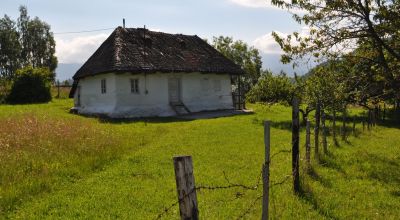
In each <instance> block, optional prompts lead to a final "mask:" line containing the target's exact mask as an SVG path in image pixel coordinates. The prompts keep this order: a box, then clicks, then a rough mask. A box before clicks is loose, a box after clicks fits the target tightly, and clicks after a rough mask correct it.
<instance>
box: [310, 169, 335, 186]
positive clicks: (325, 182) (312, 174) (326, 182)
mask: <svg viewBox="0 0 400 220" xmlns="http://www.w3.org/2000/svg"><path fill="white" fill-rule="evenodd" d="M307 174H308V176H309V177H310V178H311V179H312V180H314V181H317V182H319V183H321V185H323V186H324V187H326V188H332V183H331V181H329V180H328V179H325V178H323V177H322V176H321V175H319V174H318V172H317V171H316V170H315V169H314V168H313V167H310V168H309V169H307Z"/></svg>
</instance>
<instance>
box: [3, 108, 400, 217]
mask: <svg viewBox="0 0 400 220" xmlns="http://www.w3.org/2000/svg"><path fill="white" fill-rule="evenodd" d="M70 106H72V100H54V101H53V102H50V103H48V104H36V105H18V106H12V105H2V106H0V123H2V124H3V125H6V126H0V142H1V143H0V158H1V159H0V167H1V168H2V169H0V176H1V179H2V181H1V182H0V184H1V185H0V186H1V191H0V218H1V219H16V218H18V219H49V218H60V219H113V218H121V219H129V218H132V216H134V217H135V219H155V218H156V217H157V216H158V215H159V214H160V213H162V212H163V211H164V208H165V207H168V206H169V205H170V204H172V203H174V202H176V201H177V195H176V188H175V187H176V186H175V185H176V183H175V177H174V169H173V163H172V157H173V156H175V155H192V158H193V162H194V175H195V180H196V185H197V186H200V185H227V184H228V183H227V181H226V179H225V177H224V173H225V174H226V176H227V178H228V179H229V180H230V182H231V183H240V184H244V185H249V186H253V185H255V184H257V181H258V179H259V178H260V177H261V176H260V174H261V173H260V170H261V165H262V164H263V163H264V139H263V132H264V129H263V126H262V122H263V121H264V120H265V119H268V120H271V122H272V127H271V155H275V154H276V153H278V152H280V151H281V150H289V149H290V147H289V145H290V142H291V130H290V118H291V109H290V108H288V107H283V106H281V105H274V106H264V105H250V106H249V107H250V108H252V109H254V110H255V113H254V114H250V115H237V116H231V117H223V118H215V119H199V120H192V121H182V120H179V119H172V118H164V119H159V118H158V119H146V120H134V121H122V122H113V121H101V120H98V119H96V118H87V117H81V116H77V115H72V114H68V113H67V112H68V109H69V108H70ZM351 110H352V111H351V112H350V113H349V114H351V115H358V116H360V115H361V113H362V111H360V109H351ZM356 126H357V129H358V131H359V132H361V131H362V125H361V124H360V123H359V121H357V124H356ZM398 132H399V128H398V126H397V127H393V126H387V127H386V126H384V125H382V126H378V127H377V128H376V129H374V130H372V131H370V132H363V133H359V135H358V137H357V138H355V137H349V138H348V142H341V141H340V140H339V144H340V148H335V147H331V148H329V150H330V154H329V156H327V157H326V158H321V161H322V163H321V164H313V168H314V169H313V173H312V174H311V175H307V174H306V172H302V178H303V182H302V184H303V186H304V195H303V196H296V195H294V194H293V191H292V185H291V181H290V179H289V181H287V182H285V183H284V184H282V185H278V186H276V187H273V188H271V189H270V205H271V206H270V207H271V208H270V216H271V218H273V219H293V218H295V219H358V218H362V219H374V218H376V216H379V217H381V218H383V219H399V217H400V216H399V215H400V214H399V212H398V209H397V207H398V204H399V203H400V197H399V188H398V185H399V178H398V177H399V175H400V174H399V171H400V170H399V169H398V164H400V161H399V157H398V148H396V146H398V145H397V143H398V142H399V141H400V139H399V138H400V136H399V135H398ZM304 135H305V133H304V129H302V130H301V137H304ZM15 137H20V138H15ZM300 141H301V143H300V146H304V138H301V139H300ZM328 141H329V143H330V146H333V141H332V140H331V139H330V138H329V139H328ZM3 143H5V144H3ZM5 146H7V147H5ZM376 146H379V147H376ZM302 150H304V149H302ZM312 158H313V157H312ZM270 166H271V174H270V180H271V181H272V183H277V182H280V181H282V180H283V179H284V178H285V177H286V175H290V174H291V157H290V154H288V153H281V154H276V155H275V156H274V157H273V158H272V160H271V164H270ZM261 193H262V187H261V186H260V187H259V188H258V189H257V190H250V191H246V190H242V189H239V188H233V189H222V190H213V191H208V190H201V191H197V198H198V202H199V208H200V210H199V213H200V218H202V219H236V218H237V217H238V216H239V215H241V214H243V212H244V211H245V210H246V209H247V208H249V207H250V211H249V213H248V214H247V215H246V216H245V217H244V218H246V219H260V216H261V202H260V201H259V200H258V202H255V203H254V200H255V198H256V197H257V196H259V195H260V194H261ZM360 201H362V202H360ZM376 213H378V214H376ZM177 218H179V210H178V207H177V206H175V207H173V208H172V210H171V212H169V213H167V214H166V215H164V216H163V218H162V219H177Z"/></svg>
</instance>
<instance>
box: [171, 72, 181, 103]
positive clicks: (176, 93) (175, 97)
mask: <svg viewBox="0 0 400 220" xmlns="http://www.w3.org/2000/svg"><path fill="white" fill-rule="evenodd" d="M168 95H169V102H170V103H179V102H180V101H181V80H180V79H179V78H169V79H168Z"/></svg>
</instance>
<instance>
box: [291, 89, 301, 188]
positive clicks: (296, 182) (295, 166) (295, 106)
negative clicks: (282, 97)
mask: <svg viewBox="0 0 400 220" xmlns="http://www.w3.org/2000/svg"><path fill="white" fill-rule="evenodd" d="M299 128H300V123H299V100H298V99H297V97H294V98H293V103H292V173H293V189H294V192H295V193H298V192H300V175H299Z"/></svg>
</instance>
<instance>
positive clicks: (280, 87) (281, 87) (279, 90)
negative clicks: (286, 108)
mask: <svg viewBox="0 0 400 220" xmlns="http://www.w3.org/2000/svg"><path fill="white" fill-rule="evenodd" d="M293 92H294V84H293V83H292V82H291V80H290V78H289V77H287V76H286V74H285V73H281V74H279V75H277V76H274V75H273V74H272V72H270V71H266V72H263V74H262V75H261V77H260V79H259V81H258V82H257V84H256V85H255V86H254V87H252V88H251V90H250V91H249V92H248V93H247V95H246V98H247V100H248V101H249V102H251V103H255V102H264V103H283V104H289V105H290V103H291V100H292V97H293Z"/></svg>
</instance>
